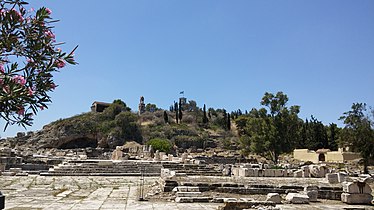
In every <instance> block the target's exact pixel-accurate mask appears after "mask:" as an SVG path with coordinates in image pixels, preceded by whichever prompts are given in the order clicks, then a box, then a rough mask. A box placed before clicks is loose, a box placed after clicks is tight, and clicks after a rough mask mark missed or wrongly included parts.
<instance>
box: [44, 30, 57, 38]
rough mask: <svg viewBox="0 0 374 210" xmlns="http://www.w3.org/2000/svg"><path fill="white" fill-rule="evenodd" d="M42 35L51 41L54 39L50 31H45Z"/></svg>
mask: <svg viewBox="0 0 374 210" xmlns="http://www.w3.org/2000/svg"><path fill="white" fill-rule="evenodd" d="M44 34H45V35H46V36H47V37H48V38H51V39H54V38H55V37H56V36H55V35H54V34H53V33H52V31H45V32H44Z"/></svg>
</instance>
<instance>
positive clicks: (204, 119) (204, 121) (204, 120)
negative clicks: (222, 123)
mask: <svg viewBox="0 0 374 210" xmlns="http://www.w3.org/2000/svg"><path fill="white" fill-rule="evenodd" d="M203 123H204V124H207V123H208V117H207V116H206V106H205V104H204V108H203Z"/></svg>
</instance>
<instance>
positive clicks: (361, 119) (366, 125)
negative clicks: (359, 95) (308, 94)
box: [339, 103, 374, 173]
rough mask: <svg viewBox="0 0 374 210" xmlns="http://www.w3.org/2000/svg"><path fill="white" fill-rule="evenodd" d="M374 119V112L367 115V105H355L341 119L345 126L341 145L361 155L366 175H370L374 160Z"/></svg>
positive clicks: (341, 136)
mask: <svg viewBox="0 0 374 210" xmlns="http://www.w3.org/2000/svg"><path fill="white" fill-rule="evenodd" d="M373 117H374V114H373V110H371V112H370V113H367V109H366V104H365V103H354V104H353V105H352V107H351V110H350V111H348V112H344V113H343V116H341V117H340V118H339V119H340V120H343V122H344V124H345V127H344V128H343V129H342V130H341V132H340V145H341V146H344V147H346V146H349V147H350V148H351V149H352V150H353V151H355V152H359V153H360V154H361V156H362V158H363V164H364V173H368V164H369V160H373V159H374V129H373V124H374V122H373Z"/></svg>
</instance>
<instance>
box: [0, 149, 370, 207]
mask: <svg viewBox="0 0 374 210" xmlns="http://www.w3.org/2000/svg"><path fill="white" fill-rule="evenodd" d="M92 150H93V149H92V148H91V149H84V150H57V149H52V150H46V149H43V150H39V151H33V150H29V151H22V152H20V151H18V150H17V149H8V148H2V149H0V156H1V157H0V171H2V174H3V175H27V174H32V173H33V172H32V170H25V169H26V168H27V167H26V165H27V164H29V162H30V158H31V159H32V158H34V159H37V160H43V161H46V162H48V161H51V162H50V164H44V166H47V167H46V168H41V169H40V170H38V172H35V174H39V175H41V176H79V175H80V176H87V175H90V176H160V179H159V181H158V185H157V187H159V189H161V193H173V196H174V201H175V202H181V203H183V202H221V203H224V205H223V206H222V208H221V209H233V208H234V206H235V208H238V209H240V208H242V207H243V208H244V207H246V208H248V206H251V207H252V206H269V207H274V206H275V205H276V204H286V203H291V204H307V203H313V202H316V201H319V199H326V200H336V201H342V202H344V203H346V204H365V205H369V204H371V202H372V200H373V197H372V195H371V193H372V191H371V188H370V186H369V184H368V182H369V181H370V180H372V177H371V176H370V175H369V176H367V177H365V178H362V180H365V182H363V181H362V180H361V181H360V180H354V178H352V176H351V175H352V174H349V173H344V172H334V171H333V170H331V169H330V168H329V167H328V166H326V165H323V164H313V165H305V166H299V165H295V164H294V165H292V164H283V165H272V164H262V163H255V162H254V161H252V162H245V161H242V160H240V161H242V162H244V163H238V161H237V159H232V158H230V157H226V158H225V157H222V156H212V157H203V158H202V157H196V156H195V155H196V154H191V153H182V154H180V155H179V156H174V155H171V154H166V153H164V152H160V151H153V148H152V147H150V146H146V145H133V146H127V147H126V146H121V147H117V148H116V149H115V150H114V151H113V152H101V153H100V154H101V155H100V158H97V157H98V156H96V158H92V156H91V155H90V154H91V153H92ZM24 158H25V159H27V161H28V163H27V164H25V163H24V162H23V160H24ZM52 160H54V161H55V162H53V161H52ZM57 160H58V161H57ZM223 163H226V164H223ZM36 165H38V164H35V165H34V167H37V166H36ZM41 165H43V164H41ZM30 167H31V166H30ZM25 172H26V173H25ZM251 180H252V181H251ZM253 180H256V181H253ZM316 180H317V181H316ZM294 182H295V183H294ZM309 182H310V183H309ZM221 194H223V195H226V194H229V195H237V197H224V196H220V195H221ZM217 195H218V196H217ZM248 195H263V196H264V198H263V200H253V199H248V198H245V197H246V196H248ZM238 197H239V198H238Z"/></svg>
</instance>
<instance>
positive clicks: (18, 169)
mask: <svg viewBox="0 0 374 210" xmlns="http://www.w3.org/2000/svg"><path fill="white" fill-rule="evenodd" d="M9 171H10V172H14V173H21V172H22V168H10V169H9Z"/></svg>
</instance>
